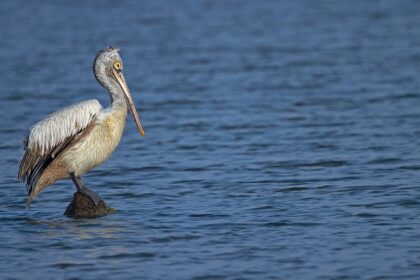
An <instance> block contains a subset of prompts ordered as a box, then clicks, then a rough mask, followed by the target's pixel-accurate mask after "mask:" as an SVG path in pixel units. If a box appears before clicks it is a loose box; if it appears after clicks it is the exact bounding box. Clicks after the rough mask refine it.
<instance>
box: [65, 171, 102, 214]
mask: <svg viewBox="0 0 420 280" xmlns="http://www.w3.org/2000/svg"><path fill="white" fill-rule="evenodd" d="M70 178H71V180H72V181H73V183H74V184H75V185H76V189H77V191H78V192H80V193H82V194H84V195H86V196H87V197H89V198H90V199H91V200H92V201H93V203H94V204H95V206H98V204H99V201H101V197H100V196H99V195H98V194H97V193H96V192H94V191H92V190H90V189H88V188H86V187H85V185H84V184H83V182H82V179H81V178H80V177H76V175H74V173H73V172H70Z"/></svg>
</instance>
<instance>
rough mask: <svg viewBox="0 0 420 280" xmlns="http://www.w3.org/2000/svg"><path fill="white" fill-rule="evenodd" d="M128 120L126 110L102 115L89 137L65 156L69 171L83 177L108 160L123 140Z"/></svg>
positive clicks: (106, 112)
mask: <svg viewBox="0 0 420 280" xmlns="http://www.w3.org/2000/svg"><path fill="white" fill-rule="evenodd" d="M126 118H127V110H126V109H125V110H118V111H104V112H103V113H101V114H100V115H99V116H98V118H97V120H96V122H95V124H94V126H93V127H92V131H91V132H89V135H87V136H86V137H84V138H82V139H81V141H80V142H79V143H76V144H75V145H74V146H73V147H71V148H69V149H68V150H67V151H66V152H65V153H64V154H63V159H64V161H65V162H66V165H67V166H68V171H69V172H74V173H75V175H76V176H82V175H83V174H85V173H86V172H87V171H89V170H90V169H92V168H94V167H95V166H98V165H99V164H101V163H103V162H104V161H105V160H107V159H108V157H109V156H110V155H111V154H112V152H113V151H114V150H115V148H116V147H117V145H118V143H119V142H120V140H121V136H122V134H123V131H124V127H125V123H126Z"/></svg>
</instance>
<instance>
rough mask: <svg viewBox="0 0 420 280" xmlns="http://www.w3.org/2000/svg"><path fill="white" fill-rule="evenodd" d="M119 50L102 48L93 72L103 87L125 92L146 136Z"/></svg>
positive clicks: (129, 106)
mask: <svg viewBox="0 0 420 280" xmlns="http://www.w3.org/2000/svg"><path fill="white" fill-rule="evenodd" d="M118 51H119V50H118V49H116V48H113V47H108V48H106V49H103V50H100V51H99V53H98V54H97V55H96V58H95V61H94V62H93V73H94V75H95V78H96V80H97V81H98V82H99V83H100V84H101V85H102V86H103V87H106V88H107V89H109V90H110V89H112V88H116V89H117V92H122V93H123V94H124V98H125V101H126V103H127V106H128V108H129V109H130V111H131V114H132V115H133V118H134V121H135V122H136V125H137V128H138V130H139V132H140V134H141V136H144V131H143V128H142V126H141V122H140V118H139V116H138V114H137V110H136V106H135V105H134V101H133V98H132V97H131V93H130V90H129V89H128V86H127V83H126V82H125V78H124V75H123V72H122V70H123V63H122V60H121V57H120V55H119V53H118Z"/></svg>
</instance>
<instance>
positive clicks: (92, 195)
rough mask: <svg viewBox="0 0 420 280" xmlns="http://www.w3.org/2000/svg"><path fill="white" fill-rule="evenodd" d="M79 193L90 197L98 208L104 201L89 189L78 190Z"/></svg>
mask: <svg viewBox="0 0 420 280" xmlns="http://www.w3.org/2000/svg"><path fill="white" fill-rule="evenodd" d="M77 191H78V192H79V193H81V194H83V195H85V196H87V197H89V198H90V199H91V200H92V202H93V203H94V204H95V206H98V204H99V202H100V201H101V200H102V199H101V197H100V196H99V195H98V194H97V193H96V192H94V191H92V190H91V189H88V188H86V187H83V188H80V189H79V190H77Z"/></svg>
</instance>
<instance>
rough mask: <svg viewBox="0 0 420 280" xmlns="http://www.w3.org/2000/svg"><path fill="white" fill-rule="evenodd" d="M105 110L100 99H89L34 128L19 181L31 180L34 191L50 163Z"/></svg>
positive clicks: (21, 163) (30, 183)
mask: <svg viewBox="0 0 420 280" xmlns="http://www.w3.org/2000/svg"><path fill="white" fill-rule="evenodd" d="M101 110H102V106H101V104H100V103H99V101H98V100H95V99H92V100H87V101H83V102H80V103H76V104H73V105H71V106H68V107H65V108H63V109H61V110H59V111H57V112H54V113H52V114H51V115H49V116H48V117H47V118H45V119H44V120H42V121H40V122H38V123H36V124H35V125H33V126H32V128H31V130H30V132H29V135H28V137H27V138H26V139H25V141H24V146H25V153H24V155H23V158H22V161H21V162H20V167H19V174H18V178H19V179H21V180H26V179H28V182H27V183H28V188H30V187H31V185H33V184H34V183H35V182H36V180H35V177H39V175H40V174H41V173H42V170H44V169H45V167H46V164H49V162H51V161H52V159H54V158H55V157H56V156H57V155H58V154H59V153H60V152H61V151H62V150H63V149H64V148H65V147H66V146H67V144H68V143H69V142H70V141H71V140H72V139H73V138H74V137H75V136H77V135H78V134H80V133H81V132H82V131H83V130H84V129H86V128H87V127H88V126H89V124H91V123H92V122H94V120H95V118H96V116H97V115H98V113H99V111H101ZM46 161H49V162H48V163H47V162H46ZM34 175H35V176H34ZM30 177H33V178H30ZM30 181H32V182H30ZM28 190H29V191H30V189H28Z"/></svg>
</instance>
